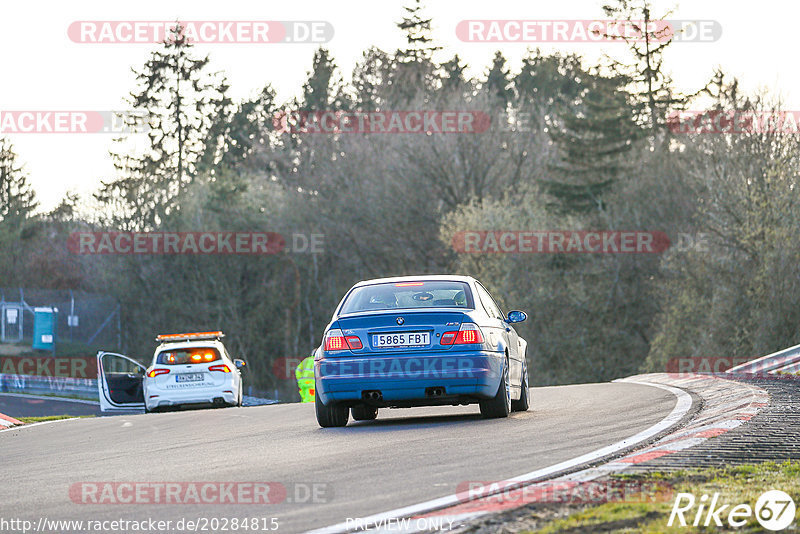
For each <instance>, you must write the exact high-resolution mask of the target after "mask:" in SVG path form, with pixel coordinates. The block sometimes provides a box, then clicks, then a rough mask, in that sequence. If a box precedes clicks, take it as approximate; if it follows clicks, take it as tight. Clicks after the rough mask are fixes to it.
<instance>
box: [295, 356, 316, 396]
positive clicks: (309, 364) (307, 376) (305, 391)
mask: <svg viewBox="0 0 800 534" xmlns="http://www.w3.org/2000/svg"><path fill="white" fill-rule="evenodd" d="M294 376H295V377H296V378H297V387H298V388H299V389H300V399H301V400H300V402H314V355H313V354H312V355H311V356H309V357H308V358H306V359H305V360H303V361H302V362H300V365H298V366H297V369H296V370H295V372H294Z"/></svg>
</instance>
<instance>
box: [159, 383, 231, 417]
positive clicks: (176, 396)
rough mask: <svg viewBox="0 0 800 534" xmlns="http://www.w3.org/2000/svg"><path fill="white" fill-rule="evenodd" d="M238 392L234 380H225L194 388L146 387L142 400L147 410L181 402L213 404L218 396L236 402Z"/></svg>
mask: <svg viewBox="0 0 800 534" xmlns="http://www.w3.org/2000/svg"><path fill="white" fill-rule="evenodd" d="M238 394H239V392H238V390H237V388H236V385H235V383H234V381H233V380H226V381H225V383H224V384H221V385H219V386H212V387H203V388H196V389H163V388H156V387H150V388H147V387H146V388H145V390H144V402H145V405H146V406H147V409H148V410H152V409H153V408H160V407H168V406H178V405H183V404H214V401H215V399H220V398H221V399H222V400H223V402H225V403H227V404H236V402H237V401H238V400H239V399H238ZM218 402H219V401H217V403H218Z"/></svg>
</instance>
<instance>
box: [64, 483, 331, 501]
mask: <svg viewBox="0 0 800 534" xmlns="http://www.w3.org/2000/svg"><path fill="white" fill-rule="evenodd" d="M69 498H70V500H71V501H72V502H74V503H75V504H87V505H92V504H95V505H109V504H144V505H154V504H167V505H175V504H178V505H180V504H207V505H216V504H254V505H265V504H280V503H291V504H323V503H327V502H330V501H331V500H332V499H333V488H332V487H331V485H330V484H327V483H323V482H312V483H299V482H294V483H290V484H283V483H281V482H219V481H196V482H193V481H189V482H160V481H151V482H143V481H135V482H134V481H131V482H99V481H92V482H76V483H74V484H72V485H70V487H69Z"/></svg>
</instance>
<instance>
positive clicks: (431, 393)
mask: <svg viewBox="0 0 800 534" xmlns="http://www.w3.org/2000/svg"><path fill="white" fill-rule="evenodd" d="M425 396H426V397H444V388H443V387H435V388H427V389H426V390H425Z"/></svg>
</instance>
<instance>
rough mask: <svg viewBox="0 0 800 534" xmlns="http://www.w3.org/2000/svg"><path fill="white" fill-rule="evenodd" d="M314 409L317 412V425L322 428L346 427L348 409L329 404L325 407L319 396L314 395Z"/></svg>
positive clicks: (348, 417)
mask: <svg viewBox="0 0 800 534" xmlns="http://www.w3.org/2000/svg"><path fill="white" fill-rule="evenodd" d="M314 408H315V410H316V412H317V423H319V426H321V427H322V428H328V427H335V426H347V421H348V419H350V409H349V408H348V407H347V406H341V405H339V404H336V403H334V402H331V403H330V404H328V405H327V406H326V405H325V404H322V401H321V400H320V398H319V395H314Z"/></svg>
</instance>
